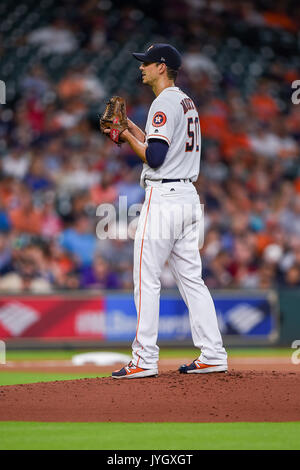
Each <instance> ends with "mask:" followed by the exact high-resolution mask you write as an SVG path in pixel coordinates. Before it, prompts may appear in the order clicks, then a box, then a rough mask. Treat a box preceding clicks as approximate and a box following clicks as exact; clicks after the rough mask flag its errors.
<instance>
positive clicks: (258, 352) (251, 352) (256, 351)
mask: <svg viewBox="0 0 300 470" xmlns="http://www.w3.org/2000/svg"><path fill="white" fill-rule="evenodd" d="M89 351H91V350H89ZM92 351H95V349H92ZM100 351H101V350H100ZM106 351H113V352H119V353H123V354H129V355H130V354H131V350H130V349H117V350H115V349H113V348H110V347H109V345H108V346H107V348H106ZM84 352H86V351H85V350H82V351H78V350H69V349H68V350H37V351H21V350H20V351H18V350H16V351H10V350H8V351H7V353H6V360H7V361H25V360H26V361H34V360H44V359H45V360H46V359H48V360H50V359H53V360H55V359H64V360H68V359H71V358H72V357H73V356H74V355H75V354H80V353H84ZM227 352H228V355H229V356H231V357H245V356H246V357H257V356H265V357H271V356H281V357H282V356H290V355H291V349H290V348H230V349H227ZM196 355H197V351H196V349H195V348H184V349H183V348H178V349H176V348H173V349H170V348H163V347H162V348H161V349H160V358H161V359H166V358H173V357H174V358H176V357H178V358H181V357H191V358H194V357H196Z"/></svg>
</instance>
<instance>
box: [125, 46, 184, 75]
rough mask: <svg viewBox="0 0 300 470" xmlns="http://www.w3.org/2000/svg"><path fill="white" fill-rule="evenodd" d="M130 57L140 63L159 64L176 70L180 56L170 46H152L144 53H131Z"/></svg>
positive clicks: (179, 64) (179, 63) (179, 62)
mask: <svg viewBox="0 0 300 470" xmlns="http://www.w3.org/2000/svg"><path fill="white" fill-rule="evenodd" d="M132 55H133V57H135V58H136V59H137V60H140V61H141V62H149V63H151V62H160V63H162V64H166V65H167V66H168V67H170V68H171V69H173V70H178V69H179V67H180V66H181V55H180V54H179V52H178V51H177V49H176V48H175V47H174V46H171V45H170V44H152V46H149V47H148V48H147V50H146V52H144V53H142V52H133V53H132Z"/></svg>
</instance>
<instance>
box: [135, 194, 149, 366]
mask: <svg viewBox="0 0 300 470" xmlns="http://www.w3.org/2000/svg"><path fill="white" fill-rule="evenodd" d="M152 191H153V188H151V191H150V197H149V202H148V206H147V213H146V218H145V224H144V230H143V236H142V244H141V254H140V275H139V311H138V322H137V327H136V335H135V339H136V341H137V340H138V339H137V334H138V329H139V324H140V317H141V299H142V256H143V247H144V236H145V231H146V225H147V219H148V213H149V208H150V202H151V197H152ZM142 349H143V348H142ZM139 361H140V357H139V359H138V361H137V366H138V365H139Z"/></svg>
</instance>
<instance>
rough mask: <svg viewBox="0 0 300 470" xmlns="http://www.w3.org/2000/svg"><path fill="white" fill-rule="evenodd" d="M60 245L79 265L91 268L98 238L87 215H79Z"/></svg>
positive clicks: (63, 233)
mask: <svg viewBox="0 0 300 470" xmlns="http://www.w3.org/2000/svg"><path fill="white" fill-rule="evenodd" d="M60 244H61V246H62V248H63V249H65V250H66V251H67V253H69V254H71V255H72V256H73V259H74V261H75V263H76V264H77V265H81V266H83V267H85V266H90V265H91V264H92V262H93V258H94V254H95V250H96V238H95V233H94V231H93V226H92V224H91V222H90V220H89V218H88V216H87V215H85V214H84V213H82V214H79V215H77V217H76V219H75V221H74V224H73V226H71V227H69V228H67V229H65V230H64V231H63V232H62V234H61V237H60Z"/></svg>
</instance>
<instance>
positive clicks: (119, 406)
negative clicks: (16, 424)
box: [0, 370, 300, 422]
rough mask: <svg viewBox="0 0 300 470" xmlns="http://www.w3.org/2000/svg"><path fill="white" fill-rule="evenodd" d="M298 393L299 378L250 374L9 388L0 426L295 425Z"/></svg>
mask: <svg viewBox="0 0 300 470" xmlns="http://www.w3.org/2000/svg"><path fill="white" fill-rule="evenodd" d="M299 390H300V374H299V373H296V372H288V373H281V372H277V371H273V372H270V371H251V370H249V371H236V370H235V371H232V372H229V373H228V374H205V375H203V374H201V375H194V374H192V375H180V374H179V373H178V372H177V371H175V372H174V371H170V372H163V373H161V374H160V376H159V377H157V378H145V379H130V380H115V379H112V378H110V377H109V378H96V379H80V380H68V381H56V382H48V383H37V384H29V385H10V386H4V387H1V388H0V420H2V421H8V420H14V421H52V422H53V421H73V422H75V421H77V422H90V421H96V422H97V421H119V422H120V421H124V422H164V421H167V422H226V421H231V422H232V421H276V422H280V421H300V394H299Z"/></svg>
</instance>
